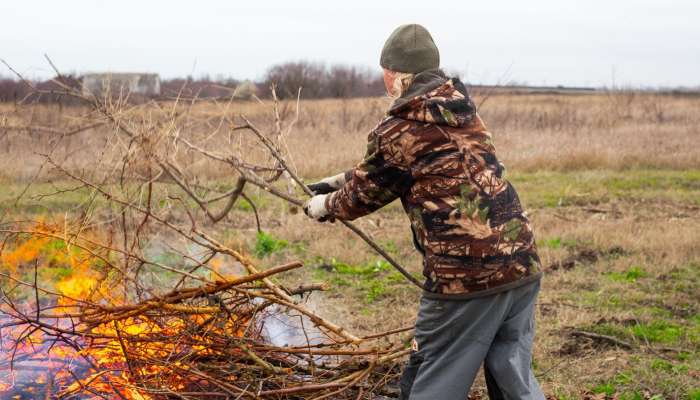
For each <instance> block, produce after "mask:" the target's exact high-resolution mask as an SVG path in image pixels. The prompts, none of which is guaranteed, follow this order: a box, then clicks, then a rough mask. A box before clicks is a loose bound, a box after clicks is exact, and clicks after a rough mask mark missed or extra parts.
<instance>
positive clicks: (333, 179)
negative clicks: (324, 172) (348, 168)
mask: <svg viewBox="0 0 700 400" xmlns="http://www.w3.org/2000/svg"><path fill="white" fill-rule="evenodd" d="M345 174H346V172H343V173H341V174H338V175H335V176H329V177H328V178H323V179H321V180H320V181H318V182H316V183H312V184H310V185H309V189H311V191H312V192H314V194H326V193H331V192H335V191H336V190H338V189H340V188H341V187H343V185H345V181H346V179H345Z"/></svg>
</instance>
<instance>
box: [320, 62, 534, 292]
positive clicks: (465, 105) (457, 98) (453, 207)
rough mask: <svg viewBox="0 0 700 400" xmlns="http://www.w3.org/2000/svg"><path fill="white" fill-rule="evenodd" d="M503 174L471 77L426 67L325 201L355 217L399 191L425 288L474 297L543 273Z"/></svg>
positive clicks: (332, 209)
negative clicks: (467, 81) (470, 89)
mask: <svg viewBox="0 0 700 400" xmlns="http://www.w3.org/2000/svg"><path fill="white" fill-rule="evenodd" d="M502 174H503V165H502V164H501V163H499V162H498V160H497V158H496V154H495V149H494V146H493V143H492V141H491V134H490V133H489V132H488V131H487V130H486V127H485V126H484V123H483V122H482V120H481V118H480V117H479V115H478V114H477V113H476V107H475V106H474V103H473V102H472V100H471V99H470V97H469V95H468V93H467V90H466V88H465V87H464V85H463V84H462V83H461V82H460V81H459V80H458V79H455V78H453V79H447V78H446V77H445V76H444V75H442V74H441V73H440V72H439V71H432V72H428V73H421V74H419V75H417V76H416V79H415V81H414V83H413V84H412V85H411V87H410V88H409V89H408V91H407V95H404V96H403V97H402V98H400V99H398V100H396V101H395V102H394V103H393V104H392V107H391V108H390V109H389V112H388V115H387V117H386V118H385V119H383V120H382V121H381V122H380V123H379V124H378V125H377V126H376V127H375V128H374V129H373V130H372V132H371V133H370V134H369V138H368V145H367V153H366V155H365V158H364V160H363V161H362V162H361V163H360V164H359V165H358V166H357V167H356V168H355V169H354V170H353V171H352V179H349V180H348V181H347V183H346V184H345V185H344V186H343V187H342V188H341V189H340V190H338V191H336V192H334V193H333V194H331V195H329V196H328V197H327V198H326V208H327V209H328V210H329V212H330V213H331V214H332V215H333V216H335V217H336V218H339V219H345V220H352V219H355V218H358V217H361V216H363V215H367V214H369V213H371V212H373V211H375V210H377V209H379V208H381V207H383V206H384V205H386V204H389V203H390V202H392V201H393V200H395V199H397V198H400V199H401V203H402V205H403V208H404V210H405V211H406V213H407V214H408V216H409V219H410V221H411V228H412V230H413V236H414V242H415V244H416V247H417V248H418V249H419V250H420V251H421V252H422V253H423V255H424V262H423V266H424V270H423V274H424V275H425V277H426V283H425V286H424V289H425V291H426V293H425V294H424V295H425V296H426V297H433V298H470V297H477V296H482V295H487V294H491V293H495V292H499V291H503V290H508V289H511V288H514V287H517V286H520V285H522V284H525V283H527V282H530V281H533V280H536V279H538V278H539V277H540V275H541V272H540V265H539V258H538V256H537V252H536V248H535V241H534V236H533V232H532V228H531V226H530V223H529V221H528V219H527V217H526V216H525V213H524V212H523V209H522V207H521V205H520V201H519V200H518V195H517V194H516V192H515V189H514V188H513V186H512V185H511V184H510V183H509V182H508V181H507V180H505V179H504V178H503V176H502Z"/></svg>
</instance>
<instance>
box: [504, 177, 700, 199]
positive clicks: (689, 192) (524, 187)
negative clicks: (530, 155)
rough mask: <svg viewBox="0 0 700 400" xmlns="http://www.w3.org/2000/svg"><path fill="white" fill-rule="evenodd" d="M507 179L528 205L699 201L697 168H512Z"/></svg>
mask: <svg viewBox="0 0 700 400" xmlns="http://www.w3.org/2000/svg"><path fill="white" fill-rule="evenodd" d="M509 180H510V181H511V182H512V183H513V184H514V185H515V187H516V189H517V190H518V194H519V195H520V197H521V199H522V200H523V202H524V203H525V205H526V206H527V207H559V206H575V205H591V204H600V203H606V202H609V201H612V200H634V201H638V200H641V199H647V200H653V199H659V200H667V201H676V202H681V203H691V204H700V170H686V171H677V170H648V169H632V170H626V171H610V170H586V171H570V172H555V171H538V172H515V173H513V174H510V175H509Z"/></svg>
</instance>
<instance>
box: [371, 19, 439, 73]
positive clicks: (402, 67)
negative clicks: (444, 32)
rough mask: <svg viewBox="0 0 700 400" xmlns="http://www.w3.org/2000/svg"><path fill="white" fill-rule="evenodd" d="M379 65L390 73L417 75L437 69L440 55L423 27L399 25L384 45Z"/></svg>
mask: <svg viewBox="0 0 700 400" xmlns="http://www.w3.org/2000/svg"><path fill="white" fill-rule="evenodd" d="M379 64H380V65H381V66H382V67H384V68H386V69H389V70H392V71H396V72H407V73H411V74H417V73H419V72H423V71H426V70H429V69H435V68H439V67H440V53H439V52H438V49H437V46H435V42H434V41H433V38H432V36H430V33H429V32H428V30H427V29H425V28H424V27H423V26H421V25H418V24H408V25H401V26H399V27H398V28H396V30H394V32H392V34H391V36H389V39H387V40H386V43H384V48H383V49H382V56H381V58H380V59H379Z"/></svg>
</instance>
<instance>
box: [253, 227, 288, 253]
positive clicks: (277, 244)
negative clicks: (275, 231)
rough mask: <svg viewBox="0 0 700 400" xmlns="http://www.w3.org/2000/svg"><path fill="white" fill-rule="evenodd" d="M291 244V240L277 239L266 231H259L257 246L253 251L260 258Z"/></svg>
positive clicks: (256, 239)
mask: <svg viewBox="0 0 700 400" xmlns="http://www.w3.org/2000/svg"><path fill="white" fill-rule="evenodd" d="M288 245H289V242H287V241H286V240H283V239H276V238H275V237H273V236H272V235H270V234H269V233H266V232H258V234H257V236H256V237H255V248H254V249H253V253H254V254H255V256H256V257H258V258H263V257H266V256H268V255H270V254H273V253H277V252H279V251H282V250H284V249H285V248H287V246H288Z"/></svg>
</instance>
